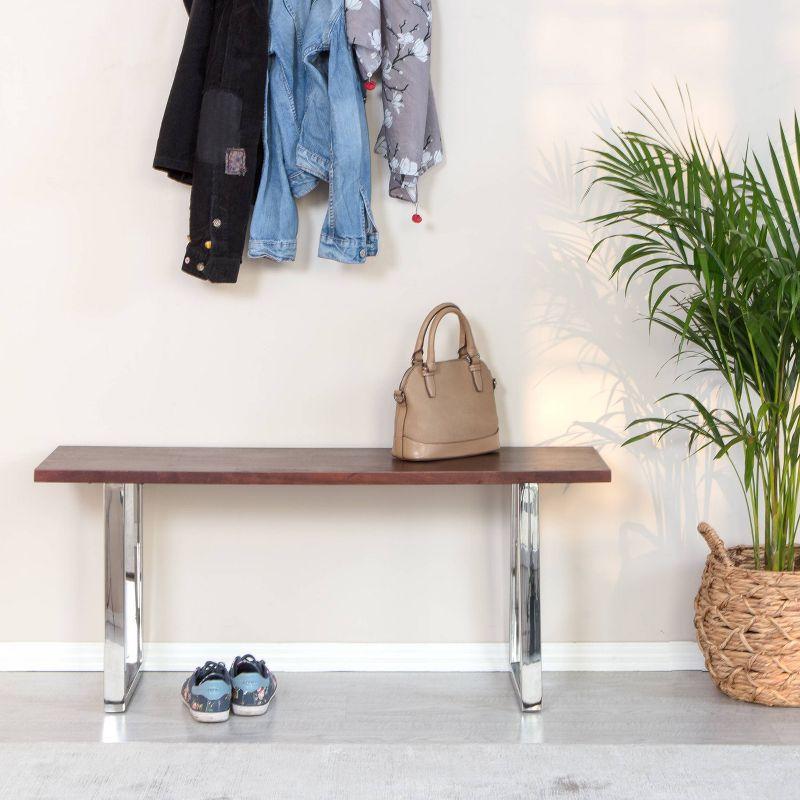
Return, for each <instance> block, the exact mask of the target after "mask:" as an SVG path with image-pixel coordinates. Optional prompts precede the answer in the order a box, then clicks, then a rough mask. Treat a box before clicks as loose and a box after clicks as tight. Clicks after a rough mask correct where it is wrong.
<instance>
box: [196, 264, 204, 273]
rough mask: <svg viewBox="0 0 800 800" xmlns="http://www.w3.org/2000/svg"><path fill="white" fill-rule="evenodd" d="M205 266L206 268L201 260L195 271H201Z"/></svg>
mask: <svg viewBox="0 0 800 800" xmlns="http://www.w3.org/2000/svg"><path fill="white" fill-rule="evenodd" d="M205 268H206V265H205V264H203V263H202V262H201V263H200V264H198V265H197V271H198V272H202V271H203V270H204V269H205Z"/></svg>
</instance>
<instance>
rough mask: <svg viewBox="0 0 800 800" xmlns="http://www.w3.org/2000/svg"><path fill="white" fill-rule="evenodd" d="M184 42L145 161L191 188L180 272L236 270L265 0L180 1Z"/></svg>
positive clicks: (256, 115) (217, 276) (251, 182)
mask: <svg viewBox="0 0 800 800" xmlns="http://www.w3.org/2000/svg"><path fill="white" fill-rule="evenodd" d="M184 3H185V5H186V8H187V10H188V11H189V12H190V13H189V23H188V26H187V29H186V39H185V41H184V45H183V50H182V51H181V55H180V60H179V61H178V67H177V70H176V73H175V80H174V82H173V84H172V90H171V92H170V95H169V100H168V101H167V106H166V109H165V111H164V120H163V123H162V125H161V131H160V134H159V137H158V144H157V145H156V154H155V159H154V162H153V166H154V167H155V168H156V169H160V170H163V171H164V172H166V173H167V174H168V175H169V176H170V177H171V178H174V179H175V180H178V181H181V182H183V183H189V184H191V186H192V192H191V201H190V208H191V210H190V217H189V244H188V246H187V248H186V253H185V255H184V258H183V265H182V268H183V271H184V272H187V273H188V274H190V275H193V276H194V277H197V278H202V279H203V280H208V281H212V282H215V283H234V282H235V281H236V278H237V276H238V274H239V266H240V264H241V261H242V250H243V249H244V243H245V239H246V237H247V221H248V218H249V216H250V206H251V203H252V199H253V193H254V192H253V190H254V188H255V185H256V183H257V175H258V169H259V164H258V161H259V145H260V139H261V125H262V121H263V118H264V80H265V77H266V71H267V54H266V42H267V38H268V31H267V0H194V2H192V1H191V0H184Z"/></svg>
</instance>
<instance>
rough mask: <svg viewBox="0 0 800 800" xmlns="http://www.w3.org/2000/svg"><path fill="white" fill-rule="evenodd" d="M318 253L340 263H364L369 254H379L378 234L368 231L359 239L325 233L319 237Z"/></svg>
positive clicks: (321, 256)
mask: <svg viewBox="0 0 800 800" xmlns="http://www.w3.org/2000/svg"><path fill="white" fill-rule="evenodd" d="M318 255H319V257H320V258H328V259H331V260H332V261H338V262H339V263H340V264H363V263H365V262H366V260H367V258H368V257H369V256H376V255H378V234H377V233H368V234H367V235H366V236H364V237H362V238H358V239H345V238H343V237H341V236H332V235H331V234H323V235H322V236H320V239H319V251H318Z"/></svg>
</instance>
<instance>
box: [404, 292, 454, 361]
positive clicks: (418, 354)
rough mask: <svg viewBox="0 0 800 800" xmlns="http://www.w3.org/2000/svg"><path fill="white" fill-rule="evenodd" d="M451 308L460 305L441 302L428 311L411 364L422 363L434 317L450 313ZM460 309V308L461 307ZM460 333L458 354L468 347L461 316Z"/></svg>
mask: <svg viewBox="0 0 800 800" xmlns="http://www.w3.org/2000/svg"><path fill="white" fill-rule="evenodd" d="M451 309H458V306H457V305H456V304H455V303H440V304H439V305H438V306H436V308H433V309H431V310H430V312H429V313H428V316H427V317H425V320H424V321H423V323H422V325H421V326H420V329H419V334H418V335H417V341H416V344H415V345H414V352H413V353H412V354H411V364H412V365H414V364H422V360H423V359H422V356H423V352H424V350H423V348H424V344H425V334H426V333H427V332H428V328H429V327H430V325H431V322H433V319H434V318H435V317H436V316H437V315H439V314H442V315H443V312H445V310H447V313H450V310H451ZM459 310H460V309H459ZM459 326H460V327H459V333H458V340H459V347H458V354H459V356H461V355H462V351H466V348H467V338H466V331H465V330H464V323H463V322H461V321H460V318H459Z"/></svg>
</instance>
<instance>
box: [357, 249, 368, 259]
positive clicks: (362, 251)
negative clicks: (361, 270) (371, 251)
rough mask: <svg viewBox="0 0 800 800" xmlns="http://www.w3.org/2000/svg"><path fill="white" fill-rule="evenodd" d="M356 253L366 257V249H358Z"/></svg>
mask: <svg viewBox="0 0 800 800" xmlns="http://www.w3.org/2000/svg"><path fill="white" fill-rule="evenodd" d="M358 255H359V256H361V258H366V257H367V251H366V250H363V249H362V250H359V251H358Z"/></svg>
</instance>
